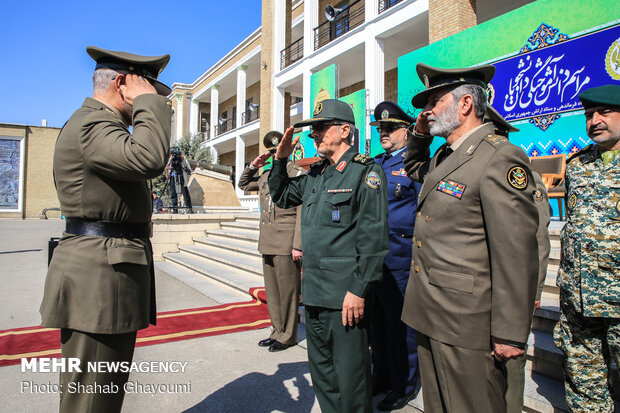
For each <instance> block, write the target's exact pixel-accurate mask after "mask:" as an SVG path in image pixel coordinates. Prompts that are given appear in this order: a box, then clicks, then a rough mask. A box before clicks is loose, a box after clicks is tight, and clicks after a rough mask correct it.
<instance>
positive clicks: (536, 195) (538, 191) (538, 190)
mask: <svg viewBox="0 0 620 413" xmlns="http://www.w3.org/2000/svg"><path fill="white" fill-rule="evenodd" d="M542 200H543V193H542V189H541V188H540V187H538V186H537V187H536V191H534V201H536V202H542Z"/></svg>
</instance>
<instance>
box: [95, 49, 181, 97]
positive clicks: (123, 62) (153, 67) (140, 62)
mask: <svg viewBox="0 0 620 413" xmlns="http://www.w3.org/2000/svg"><path fill="white" fill-rule="evenodd" d="M86 52H87V53H88V55H89V56H90V57H91V58H92V59H93V60H94V61H95V62H97V65H96V66H95V70H97V69H112V70H122V71H126V72H129V73H134V74H136V75H140V76H142V77H144V78H146V79H148V80H149V81H150V82H151V84H152V85H153V87H155V90H156V91H157V93H158V94H160V95H162V96H168V95H169V94H170V93H172V90H171V89H170V88H169V87H168V86H166V85H164V84H163V83H161V82H160V81H158V80H157V78H158V77H159V74H160V73H161V72H162V71H163V70H164V68H165V67H166V65H167V64H168V62H169V61H170V55H169V54H165V55H162V56H140V55H137V54H133V53H127V52H118V51H114V50H105V49H102V48H100V47H96V46H88V47H87V48H86Z"/></svg>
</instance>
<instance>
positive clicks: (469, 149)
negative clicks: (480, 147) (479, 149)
mask: <svg viewBox="0 0 620 413" xmlns="http://www.w3.org/2000/svg"><path fill="white" fill-rule="evenodd" d="M475 149H476V145H471V146H470V147H469V148H467V151H466V152H465V154H466V155H469V156H472V155H473V154H474V150H475Z"/></svg>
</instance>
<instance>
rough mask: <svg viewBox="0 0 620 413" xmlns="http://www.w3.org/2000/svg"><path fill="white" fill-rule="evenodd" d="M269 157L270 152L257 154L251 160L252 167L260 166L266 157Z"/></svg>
mask: <svg viewBox="0 0 620 413" xmlns="http://www.w3.org/2000/svg"><path fill="white" fill-rule="evenodd" d="M269 158H271V154H270V153H269V152H265V153H264V154H262V155H258V156H257V157H256V158H255V159H254V160H253V161H252V166H253V167H254V168H257V169H258V168H260V167H263V166H265V162H267V159H269Z"/></svg>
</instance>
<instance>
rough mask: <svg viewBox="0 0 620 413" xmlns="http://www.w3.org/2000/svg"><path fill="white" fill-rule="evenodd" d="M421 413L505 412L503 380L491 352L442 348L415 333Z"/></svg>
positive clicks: (440, 344)
mask: <svg viewBox="0 0 620 413" xmlns="http://www.w3.org/2000/svg"><path fill="white" fill-rule="evenodd" d="M418 357H419V360H420V375H421V378H422V394H423V397H424V413H437V412H450V413H472V412H493V413H502V412H505V411H506V403H505V401H504V391H505V389H506V379H505V377H504V374H503V372H502V367H503V366H502V365H501V362H498V361H496V360H495V359H494V358H493V357H492V356H491V349H490V348H489V349H488V350H472V349H468V348H464V347H456V346H452V345H449V344H445V343H442V342H439V341H436V340H433V339H432V338H430V337H428V336H426V335H424V334H421V333H420V332H418Z"/></svg>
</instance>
